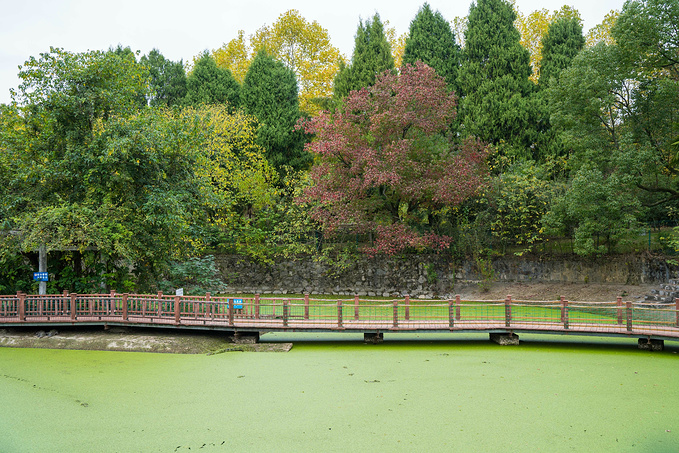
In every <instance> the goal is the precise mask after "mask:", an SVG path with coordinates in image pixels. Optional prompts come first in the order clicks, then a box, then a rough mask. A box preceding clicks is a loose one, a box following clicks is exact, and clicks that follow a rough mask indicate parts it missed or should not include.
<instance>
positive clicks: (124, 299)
mask: <svg viewBox="0 0 679 453" xmlns="http://www.w3.org/2000/svg"><path fill="white" fill-rule="evenodd" d="M71 297H72V296H71ZM128 297H129V294H127V293H125V294H123V321H127V315H128V309H127V298H128Z"/></svg>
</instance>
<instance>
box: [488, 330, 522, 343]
mask: <svg viewBox="0 0 679 453" xmlns="http://www.w3.org/2000/svg"><path fill="white" fill-rule="evenodd" d="M490 341H493V342H495V343H497V344H499V345H502V346H510V345H511V346H516V345H518V344H519V336H518V335H517V334H515V333H512V332H508V333H491V334H490Z"/></svg>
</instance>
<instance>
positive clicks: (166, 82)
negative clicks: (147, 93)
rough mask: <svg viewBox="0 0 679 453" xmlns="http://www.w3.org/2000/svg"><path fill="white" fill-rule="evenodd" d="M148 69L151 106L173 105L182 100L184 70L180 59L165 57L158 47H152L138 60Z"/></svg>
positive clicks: (184, 83)
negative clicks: (172, 59)
mask: <svg viewBox="0 0 679 453" xmlns="http://www.w3.org/2000/svg"><path fill="white" fill-rule="evenodd" d="M140 62H141V64H142V65H144V66H145V67H146V69H147V70H148V71H149V76H150V78H151V81H150V85H151V90H152V91H153V93H152V95H151V99H150V104H151V105H152V106H159V105H163V106H168V107H169V106H173V105H179V104H181V103H182V102H183V100H184V97H185V96H186V72H185V71H184V63H183V62H182V61H177V62H175V61H171V60H168V59H166V58H165V57H164V56H163V54H162V53H160V51H159V50H158V49H153V50H151V52H149V54H148V55H144V56H143V57H141V60H140Z"/></svg>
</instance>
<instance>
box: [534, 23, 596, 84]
mask: <svg viewBox="0 0 679 453" xmlns="http://www.w3.org/2000/svg"><path fill="white" fill-rule="evenodd" d="M584 46H585V37H584V36H583V35H582V25H580V21H579V20H578V19H577V18H575V17H571V18H565V17H564V18H560V19H557V20H555V21H554V22H552V23H551V24H549V28H548V29H547V34H546V35H545V37H544V38H543V39H542V65H541V69H540V80H539V86H540V87H545V86H547V84H548V83H549V80H550V79H551V78H552V77H554V78H558V77H559V73H560V72H561V71H562V70H564V69H566V68H567V67H568V66H570V64H571V61H572V60H573V58H575V56H576V55H577V54H578V52H580V51H581V50H582V49H583V47H584Z"/></svg>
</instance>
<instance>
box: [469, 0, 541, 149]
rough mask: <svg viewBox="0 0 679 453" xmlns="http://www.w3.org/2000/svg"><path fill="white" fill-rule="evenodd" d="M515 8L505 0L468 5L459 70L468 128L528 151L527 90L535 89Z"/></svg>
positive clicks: (483, 0)
mask: <svg viewBox="0 0 679 453" xmlns="http://www.w3.org/2000/svg"><path fill="white" fill-rule="evenodd" d="M515 19H516V13H514V10H513V9H512V6H511V5H510V4H509V3H507V2H506V1H504V0H478V3H476V4H474V3H472V5H471V7H470V9H469V24H468V27H467V30H466V32H465V48H464V50H463V51H462V65H461V67H460V71H459V75H458V87H459V89H460V92H461V94H462V96H463V98H462V101H461V102H460V110H461V113H462V116H463V122H464V127H465V130H466V132H467V133H468V134H469V135H474V136H476V137H479V138H480V139H481V140H483V141H485V142H488V143H492V144H496V145H497V144H500V143H506V144H508V145H509V148H506V147H505V148H504V149H505V150H504V152H505V153H507V154H511V155H512V156H513V157H528V155H529V154H530V152H529V148H530V145H531V144H532V143H531V138H532V136H533V134H532V133H531V132H530V131H529V127H530V124H531V120H530V106H529V102H528V96H529V95H530V94H531V93H532V92H533V91H534V89H535V88H534V85H533V83H532V82H531V81H530V80H529V79H528V77H529V76H530V74H531V67H530V61H529V54H528V51H527V50H526V49H525V48H524V47H523V46H522V45H521V44H520V39H521V35H520V33H519V31H518V30H517V29H516V27H514V20H515Z"/></svg>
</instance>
